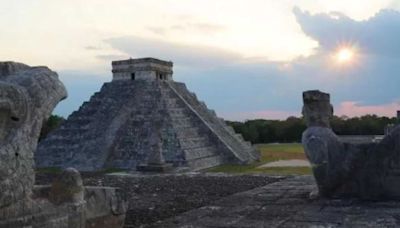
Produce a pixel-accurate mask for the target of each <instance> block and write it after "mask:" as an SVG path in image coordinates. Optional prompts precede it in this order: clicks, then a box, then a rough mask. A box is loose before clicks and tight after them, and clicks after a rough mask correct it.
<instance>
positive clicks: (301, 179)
mask: <svg viewBox="0 0 400 228" xmlns="http://www.w3.org/2000/svg"><path fill="white" fill-rule="evenodd" d="M313 188H315V183H314V180H313V178H312V177H311V176H296V177H289V178H285V179H282V180H281V181H278V182H274V183H271V184H268V185H266V186H264V187H259V188H255V189H253V190H249V191H245V192H241V193H237V194H234V195H231V196H228V197H225V198H222V199H220V200H217V201H215V202H214V203H211V204H209V205H208V206H205V207H201V208H199V209H195V210H191V211H188V212H186V213H183V214H181V215H178V216H176V217H173V218H170V219H167V220H164V221H159V222H157V223H155V224H152V225H149V226H147V227H399V226H400V202H398V201H397V202H396V201H386V202H365V201H364V202H362V201H358V200H351V199H347V200H321V199H317V200H310V199H309V198H308V195H309V193H310V191H311V190H312V189H313Z"/></svg>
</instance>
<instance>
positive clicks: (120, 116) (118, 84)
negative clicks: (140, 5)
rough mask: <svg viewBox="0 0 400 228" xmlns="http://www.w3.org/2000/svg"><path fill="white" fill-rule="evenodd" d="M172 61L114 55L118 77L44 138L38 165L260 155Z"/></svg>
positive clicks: (158, 163) (208, 162) (123, 164)
mask: <svg viewBox="0 0 400 228" xmlns="http://www.w3.org/2000/svg"><path fill="white" fill-rule="evenodd" d="M172 66H173V64H172V62H166V61H162V60H158V59H154V58H143V59H128V60H122V61H113V62H112V72H113V80H112V81H111V82H108V83H105V84H104V85H103V87H102V88H101V90H100V92H96V93H95V94H94V95H93V96H92V97H91V98H90V101H88V102H84V103H83V105H82V106H81V107H80V108H79V110H78V111H75V112H73V113H72V114H71V115H70V116H69V117H68V119H67V120H66V121H65V122H64V123H63V124H62V125H61V127H60V128H59V129H57V130H55V131H54V132H52V133H50V135H49V136H48V137H47V138H46V139H44V140H43V141H42V142H41V143H40V145H39V146H38V150H37V152H36V154H35V159H36V164H37V166H39V167H61V168H66V167H74V168H76V169H78V170H81V171H97V170H105V169H109V168H119V169H129V170H132V169H139V170H148V171H151V170H154V171H165V170H168V169H170V168H171V167H172V166H173V167H174V168H178V169H181V170H182V169H186V170H200V169H205V168H209V167H213V166H217V165H220V164H225V163H237V164H246V163H250V162H253V161H256V160H258V159H259V153H258V152H257V151H256V150H255V149H254V148H253V147H252V145H251V144H250V143H248V142H245V141H244V140H243V138H242V136H241V135H240V134H236V133H235V132H234V130H233V129H232V128H231V127H229V126H227V125H226V124H225V122H224V120H223V119H220V118H218V117H217V115H216V114H215V112H214V111H213V110H210V109H208V108H207V106H206V105H205V104H204V103H203V102H201V101H199V100H198V99H197V97H196V95H195V94H194V93H191V92H189V91H188V89H187V88H186V86H185V84H184V83H180V82H175V81H174V80H173V78H172V73H173V71H172Z"/></svg>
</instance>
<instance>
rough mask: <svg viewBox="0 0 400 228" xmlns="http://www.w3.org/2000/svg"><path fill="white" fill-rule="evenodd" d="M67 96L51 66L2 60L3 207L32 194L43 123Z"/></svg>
mask: <svg viewBox="0 0 400 228" xmlns="http://www.w3.org/2000/svg"><path fill="white" fill-rule="evenodd" d="M66 96H67V92H66V90H65V88H64V85H63V84H62V83H61V82H60V81H59V80H58V76H57V74H56V73H55V72H53V71H51V70H50V69H48V68H47V67H29V66H27V65H25V64H21V63H14V62H0V208H1V207H4V206H7V205H10V204H12V203H16V202H17V201H19V200H22V199H25V198H27V197H28V196H29V195H30V194H31V190H32V187H33V184H34V177H35V174H34V171H33V165H34V160H33V153H34V150H35V149H36V146H37V142H38V138H39V134H40V129H41V127H42V123H43V121H45V120H47V119H48V117H49V116H50V114H51V112H52V111H53V109H54V107H55V106H56V105H57V104H58V102H59V101H60V100H62V99H63V98H65V97H66Z"/></svg>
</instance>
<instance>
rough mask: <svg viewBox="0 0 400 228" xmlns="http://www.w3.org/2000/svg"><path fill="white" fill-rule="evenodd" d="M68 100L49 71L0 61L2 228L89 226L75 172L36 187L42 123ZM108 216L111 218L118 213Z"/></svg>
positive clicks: (69, 171)
mask: <svg viewBox="0 0 400 228" xmlns="http://www.w3.org/2000/svg"><path fill="white" fill-rule="evenodd" d="M66 96H67V93H66V90H65V88H64V86H63V84H62V83H61V82H60V81H59V80H58V76H57V74H56V73H55V72H53V71H51V70H49V69H48V68H47V67H29V66H27V65H25V64H20V63H13V62H4V63H3V62H0V228H3V227H7V228H17V227H33V228H54V227H57V228H83V227H85V225H86V224H85V223H86V217H85V206H86V202H85V200H84V198H83V193H84V192H83V190H84V189H83V185H82V179H81V177H80V174H79V172H78V171H77V170H74V169H71V168H69V169H66V170H65V171H64V172H63V173H62V175H61V176H60V177H59V178H58V179H57V180H56V181H55V182H54V183H53V185H52V187H51V188H50V187H49V186H47V187H44V186H39V187H36V188H34V186H33V184H34V177H35V172H34V170H33V165H34V159H33V152H34V151H35V149H36V146H37V141H38V138H39V134H40V130H41V127H42V124H43V122H44V121H46V120H47V118H48V117H49V116H50V114H51V112H52V110H53V108H54V107H55V106H56V104H57V103H58V102H59V101H60V100H61V99H63V98H65V97H66ZM111 195H112V194H111ZM49 199H50V200H49ZM102 200H104V201H107V202H110V203H111V201H112V200H109V199H108V198H107V199H106V198H104V199H102ZM110 205H116V204H115V203H114V204H110ZM104 210H107V209H104ZM118 211H119V212H118V213H120V214H121V213H124V211H123V209H120V210H118ZM109 213H110V214H109V215H110V217H111V218H113V217H114V216H112V215H114V213H115V211H112V212H111V211H109ZM120 214H119V215H120ZM102 216H104V215H102ZM119 217H120V216H119ZM97 221H99V222H101V221H102V220H101V219H98V220H97ZM115 225H117V223H115ZM122 225H123V222H122V224H121V223H119V226H114V227H121V226H122ZM105 227H106V226H105Z"/></svg>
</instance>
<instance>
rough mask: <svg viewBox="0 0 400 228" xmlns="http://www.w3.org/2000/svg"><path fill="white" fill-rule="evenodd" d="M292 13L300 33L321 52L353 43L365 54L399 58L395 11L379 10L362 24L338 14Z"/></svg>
mask: <svg viewBox="0 0 400 228" xmlns="http://www.w3.org/2000/svg"><path fill="white" fill-rule="evenodd" d="M293 13H294V15H295V16H296V19H297V22H298V23H299V24H300V26H301V28H302V30H303V31H304V33H306V34H307V35H308V36H310V37H312V38H313V39H315V40H317V41H318V42H319V44H320V49H322V50H333V49H335V48H337V46H338V45H341V44H343V43H347V44H351V43H353V44H356V45H358V46H359V48H360V51H361V52H364V53H365V54H367V55H382V56H386V57H400V45H398V41H399V39H400V12H398V11H395V10H388V9H387V10H381V11H380V12H378V13H377V14H376V15H375V16H373V17H371V18H369V19H368V20H364V21H355V20H353V19H351V18H349V17H347V16H345V15H343V14H340V13H331V14H326V13H320V14H315V15H311V14H310V13H308V12H303V11H301V10H300V9H299V8H294V9H293Z"/></svg>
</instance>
